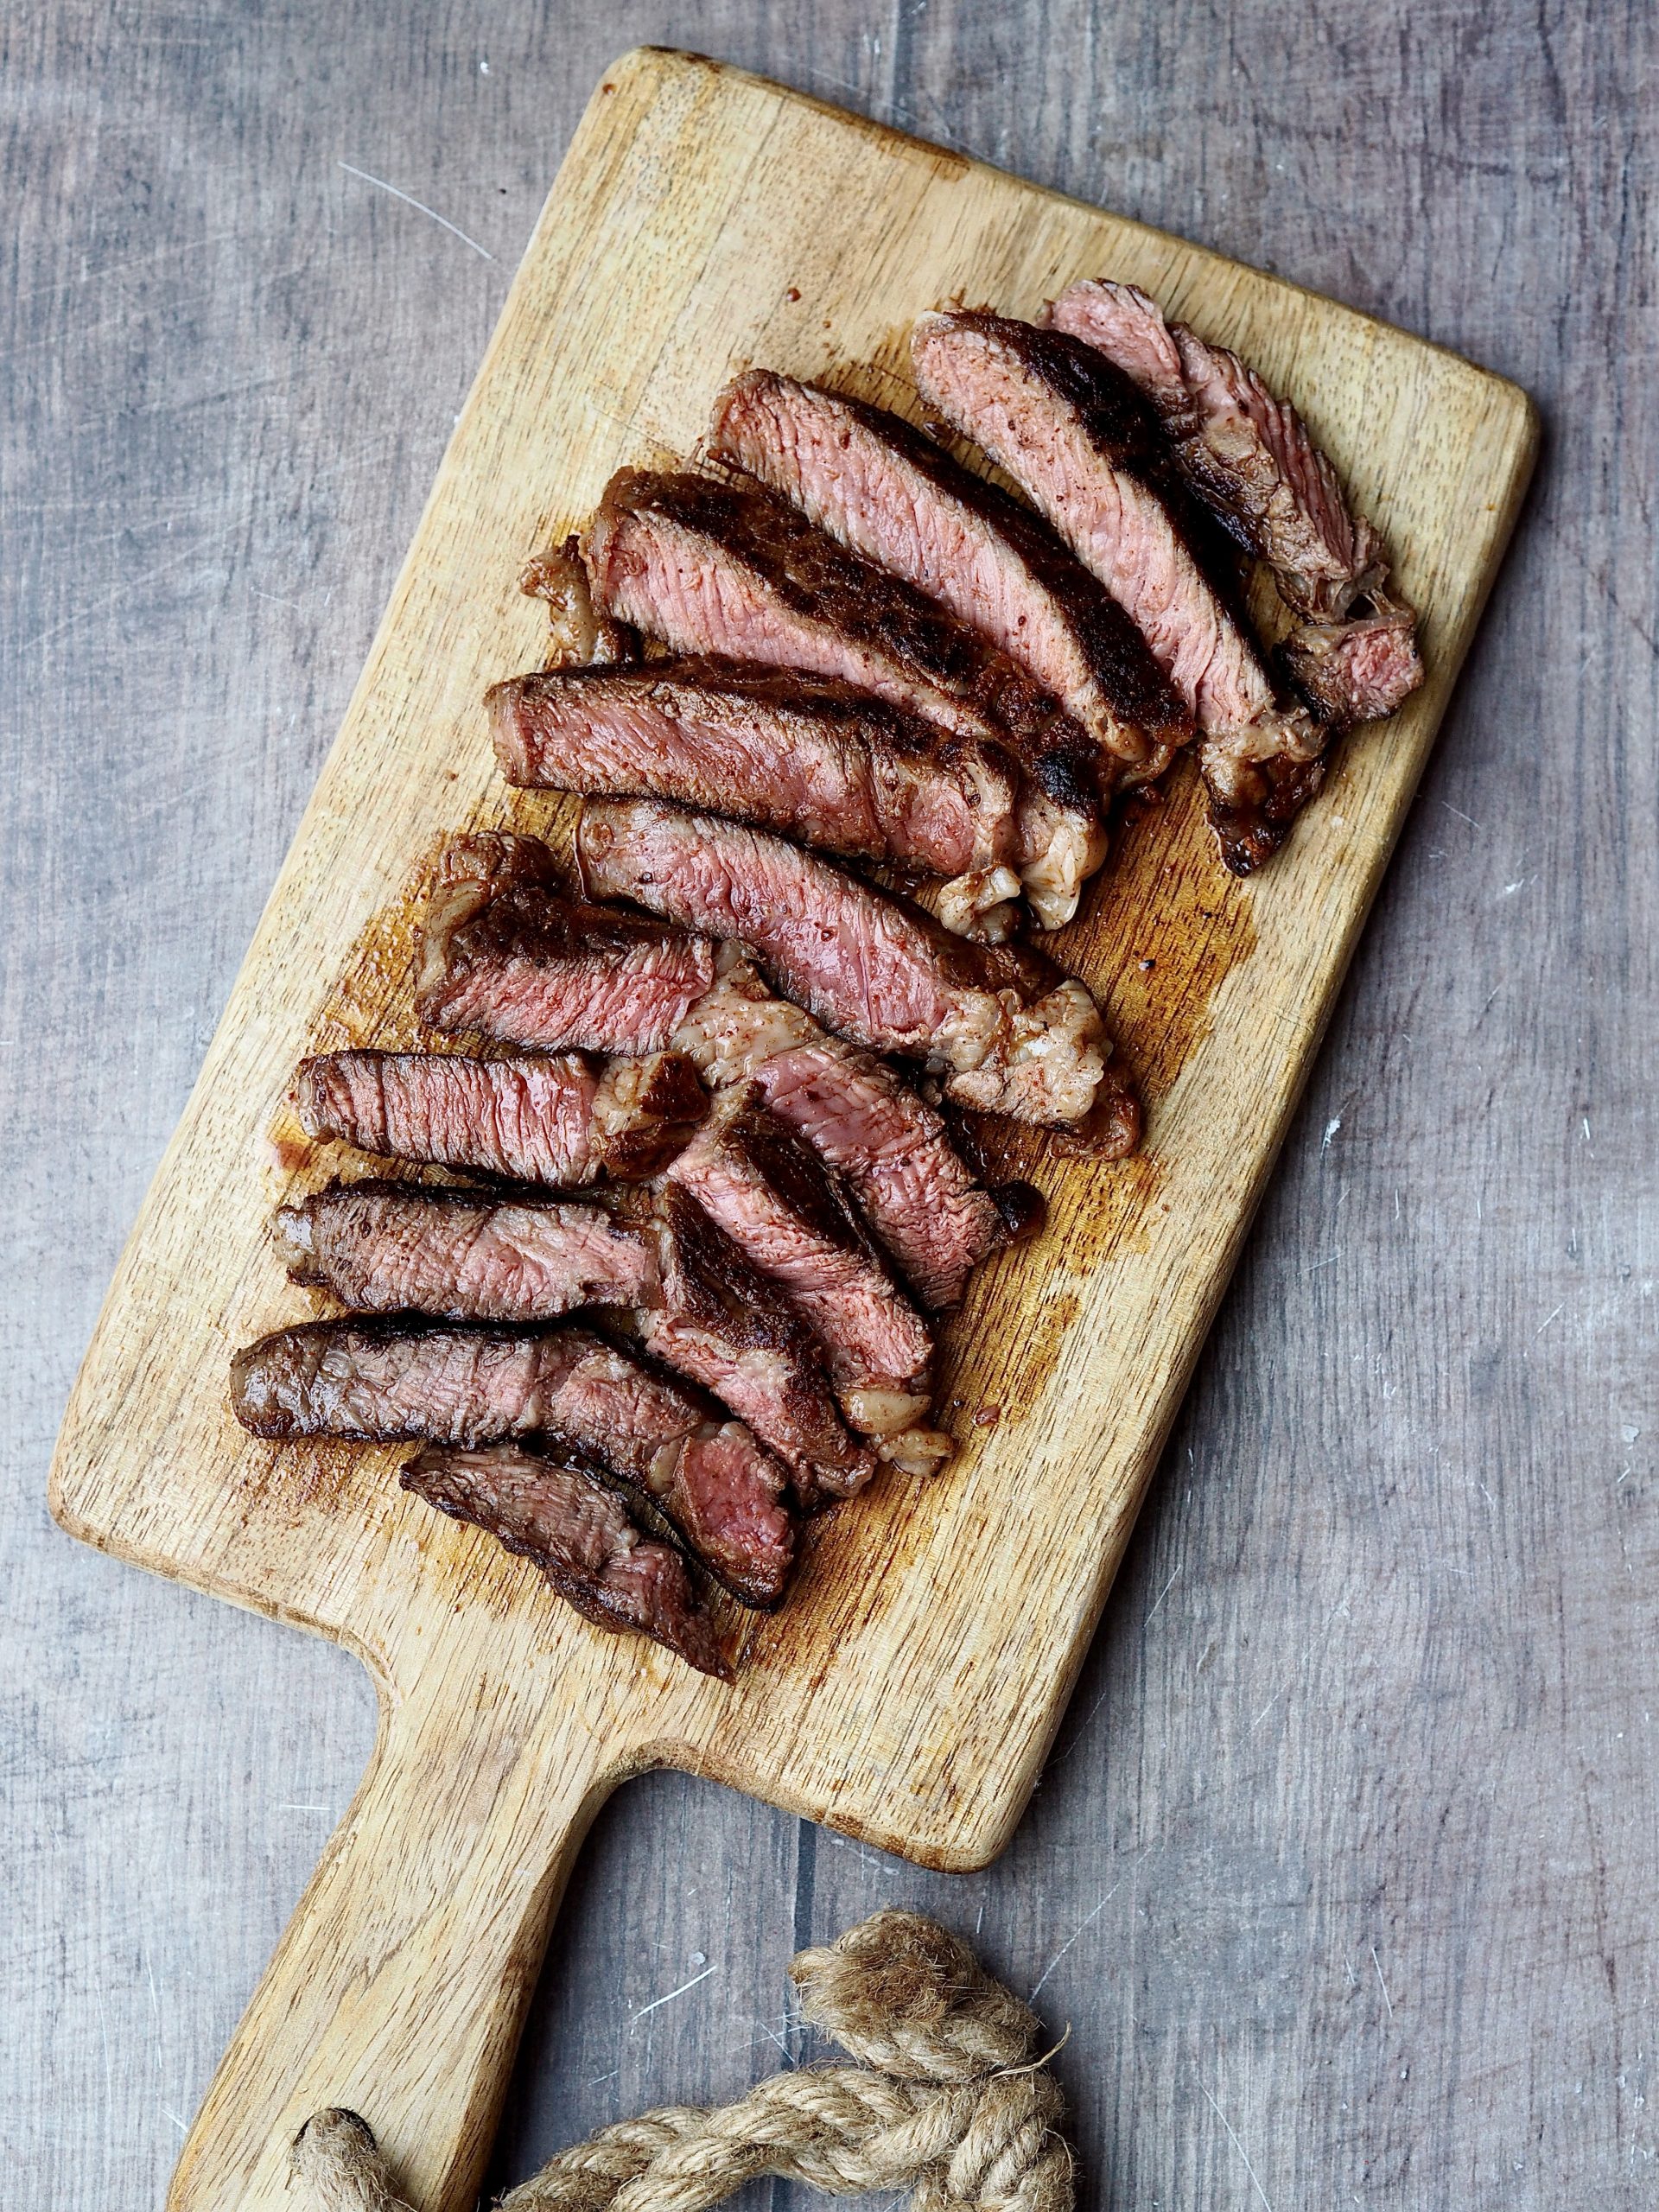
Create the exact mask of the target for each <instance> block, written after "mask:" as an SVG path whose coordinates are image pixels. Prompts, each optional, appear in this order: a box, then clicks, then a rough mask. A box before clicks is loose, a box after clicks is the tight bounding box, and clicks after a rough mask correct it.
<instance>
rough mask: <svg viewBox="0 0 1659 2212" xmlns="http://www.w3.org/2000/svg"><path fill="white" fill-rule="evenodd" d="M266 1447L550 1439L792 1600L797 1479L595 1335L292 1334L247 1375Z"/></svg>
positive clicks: (456, 1327)
mask: <svg viewBox="0 0 1659 2212" xmlns="http://www.w3.org/2000/svg"><path fill="white" fill-rule="evenodd" d="M231 1399H232V1406H233V1408H234V1410H235V1413H236V1416H237V1419H238V1421H240V1422H241V1423H242V1425H243V1427H245V1428H248V1429H251V1431H252V1432H253V1433H254V1434H255V1435H257V1436H267V1437H272V1438H280V1439H285V1438H291V1437H296V1436H335V1437H343V1438H345V1439H346V1440H350V1441H353V1442H357V1443H366V1444H403V1443H434V1444H449V1445H461V1446H467V1448H469V1449H470V1448H472V1447H474V1446H480V1445H485V1444H499V1443H505V1442H508V1441H510V1440H516V1439H520V1438H524V1437H527V1436H534V1435H539V1434H546V1435H549V1436H556V1437H558V1438H559V1439H561V1440H563V1442H564V1443H565V1444H566V1445H567V1446H569V1448H571V1449H572V1450H575V1451H579V1452H584V1453H587V1454H589V1455H591V1456H592V1457H593V1458H594V1459H595V1460H596V1461H597V1462H598V1463H599V1464H600V1465H602V1466H604V1467H607V1468H608V1469H609V1470H610V1471H612V1472H613V1474H615V1475H616V1476H618V1477H619V1478H621V1479H622V1480H624V1481H626V1482H630V1483H632V1484H635V1485H636V1486H637V1487H638V1488H639V1489H640V1490H642V1491H645V1492H647V1493H648V1494H649V1495H650V1496H651V1497H652V1498H654V1499H655V1500H656V1501H657V1503H658V1505H660V1506H661V1508H662V1510H663V1511H664V1513H666V1514H667V1515H668V1516H670V1518H671V1520H672V1521H673V1522H674V1523H675V1525H676V1527H677V1528H678V1529H680V1530H681V1531H682V1532H683V1535H684V1536H685V1538H686V1540H687V1541H688V1542H689V1543H690V1544H691V1546H692V1547H693V1548H694V1549H695V1550H696V1552H697V1554H698V1555H699V1556H700V1557H701V1558H702V1559H703V1560H706V1561H707V1562H708V1564H709V1567H710V1569H711V1570H712V1571H713V1572H714V1573H715V1574H717V1575H718V1576H719V1578H720V1580H721V1581H722V1582H723V1583H724V1584H725V1585H726V1586H727V1587H728V1589H729V1590H730V1591H731V1592H733V1594H734V1596H735V1597H738V1598H741V1599H743V1600H744V1601H745V1603H747V1604H750V1605H772V1604H775V1603H776V1601H777V1600H778V1599H779V1597H781V1596H782V1594H783V1589H784V1585H785V1581H786V1580H787V1579H788V1575H789V1570H790V1567H791V1564H792V1562H793V1560H794V1554H795V1526H794V1522H793V1521H792V1520H791V1516H790V1515H789V1513H788V1512H787V1511H786V1510H785V1507H784V1506H783V1505H782V1503H780V1502H779V1501H780V1499H781V1497H782V1494H783V1491H784V1488H785V1471H784V1468H783V1466H782V1465H781V1464H780V1463H779V1461H778V1460H777V1459H774V1458H773V1457H772V1453H771V1452H768V1451H766V1449H765V1448H764V1446H761V1445H760V1443H759V1442H758V1441H757V1440H756V1439H755V1438H754V1437H753V1435H752V1434H751V1433H750V1432H749V1431H748V1430H747V1428H746V1427H743V1425H742V1423H741V1422H740V1421H721V1420H720V1419H718V1418H717V1417H716V1415H717V1412H718V1409H717V1408H710V1407H709V1406H708V1405H707V1404H705V1402H703V1401H702V1399H701V1398H699V1397H696V1396H694V1395H692V1394H691V1393H690V1391H688V1390H686V1389H683V1388H682V1387H681V1386H680V1385H679V1384H678V1383H674V1382H671V1380H670V1379H669V1378H668V1377H667V1376H664V1375H660V1374H658V1372H657V1371H656V1370H654V1369H652V1368H650V1367H647V1366H645V1365H644V1364H643V1363H641V1362H640V1361H639V1360H638V1359H636V1358H634V1357H632V1355H631V1354H629V1353H626V1352H624V1351H621V1350H620V1348H619V1347H617V1346H616V1345H614V1344H609V1343H607V1341H606V1340H605V1339H604V1338H601V1337H597V1336H594V1334H593V1333H592V1332H591V1331H589V1330H587V1329H583V1328H579V1327H576V1326H575V1325H572V1324H570V1323H569V1322H566V1323H563V1324H556V1325H553V1326H551V1327H546V1328H543V1327H536V1328H512V1327H509V1326H507V1325H505V1324H494V1325H480V1324H476V1323H474V1324H463V1323H444V1322H425V1321H413V1320H410V1319H407V1318H405V1317H403V1316H378V1315H377V1316H372V1317H369V1318H366V1319H365V1318H360V1317H353V1318H352V1319H346V1320H339V1321H313V1322H307V1323H304V1324H302V1325H300V1326H299V1327H297V1328H291V1329H279V1330H277V1331H276V1332H274V1333H273V1334H272V1335H270V1336H268V1337H264V1338H261V1339H260V1340H259V1342H258V1343H257V1344H250V1345H249V1346H248V1347H247V1349H246V1350H245V1351H241V1352H238V1355H237V1357H236V1358H235V1359H234V1360H233V1361H232V1367H231Z"/></svg>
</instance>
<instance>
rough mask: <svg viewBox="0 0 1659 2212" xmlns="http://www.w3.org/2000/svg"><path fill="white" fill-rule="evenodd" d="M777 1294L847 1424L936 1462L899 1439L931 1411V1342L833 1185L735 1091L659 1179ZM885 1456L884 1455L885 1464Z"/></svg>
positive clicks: (758, 1104) (747, 1095) (910, 1455)
mask: <svg viewBox="0 0 1659 2212" xmlns="http://www.w3.org/2000/svg"><path fill="white" fill-rule="evenodd" d="M669 1178H670V1180H671V1182H675V1183H678V1184H680V1185H683V1187H684V1188H685V1189H686V1190H688V1191H690V1193H691V1195H692V1196H693V1197H694V1198H696V1201H697V1204H698V1205H700V1206H701V1207H702V1210H703V1211H704V1212H705V1213H706V1214H708V1215H709V1217H710V1218H711V1219H712V1220H714V1221H715V1222H717V1223H718V1224H719V1225H720V1226H721V1228H722V1229H723V1230H725V1231H726V1233H727V1235H728V1236H730V1237H731V1238H732V1239H733V1241H734V1243H737V1244H738V1245H740V1246H741V1248H742V1249H743V1251H744V1252H745V1253H746V1254H747V1256H748V1257H749V1259H750V1260H752V1261H753V1263H754V1265H755V1266H756V1267H757V1268H759V1269H760V1272H761V1273H762V1274H764V1275H766V1276H767V1277H768V1278H769V1279H770V1280H771V1281H773V1282H774V1283H776V1284H778V1285H779V1287H780V1288H781V1289H782V1290H783V1291H784V1292H785V1294H786V1295H787V1296H788V1297H789V1298H790V1299H791V1300H792V1301H793V1303H794V1305H795V1306H796V1307H797V1308H798V1310H799V1312H800V1313H802V1314H804V1316H805V1318H806V1319H807V1320H808V1321H809V1322H810V1325H811V1326H812V1328H813V1329H814V1330H815V1331H816V1332H817V1335H818V1337H819V1338H820V1340H821V1341H822V1343H823V1346H824V1348H825V1350H826V1351H827V1352H828V1353H829V1373H830V1376H831V1377H832V1379H833V1380H834V1383H835V1385H836V1393H837V1395H838V1396H839V1397H840V1399H841V1402H842V1408H843V1410H844V1411H845V1413H846V1414H847V1418H848V1419H849V1421H850V1422H851V1423H852V1425H853V1427H855V1428H856V1429H858V1430H860V1431H861V1432H862V1433H864V1434H865V1435H867V1436H878V1437H881V1438H883V1439H886V1440H889V1441H891V1442H892V1445H893V1454H897V1455H899V1456H902V1457H903V1458H905V1459H906V1461H907V1462H918V1461H920V1460H926V1461H928V1462H930V1463H932V1464H937V1461H938V1459H939V1458H940V1457H942V1456H943V1452H942V1451H941V1450H940V1449H939V1448H938V1446H940V1445H943V1444H944V1440H943V1439H939V1440H937V1442H931V1441H930V1442H923V1441H922V1440H918V1439H915V1438H913V1437H901V1432H904V1431H914V1430H915V1429H917V1427H918V1425H919V1424H920V1423H921V1422H922V1421H924V1420H925V1417H926V1414H927V1411H928V1408H929V1406H930V1404H931V1401H932V1395H933V1391H932V1359H933V1340H932V1338H931V1334H930V1333H929V1331H928V1327H927V1324H926V1323H925V1321H924V1320H923V1319H922V1317H921V1315H920V1314H919V1313H918V1312H917V1311H916V1309H915V1307H914V1306H912V1304H911V1302H910V1300H908V1299H907V1298H906V1296H905V1295H904V1294H903V1292H902V1291H900V1290H899V1287H898V1285H897V1284H896V1283H895V1282H894V1281H893V1277H892V1275H891V1274H889V1273H888V1271H887V1266H886V1263H885V1262H883V1260H882V1258H881V1255H880V1252H879V1251H878V1250H877V1249H876V1248H875V1246H874V1243H872V1242H871V1239H870V1236H869V1232H868V1230H866V1228H865V1226H864V1224H863V1223H862V1221H861V1219H860V1218H859V1216H858V1212H857V1210H856V1208H855V1206H854V1205H853V1204H852V1202H851V1200H850V1199H849V1197H848V1195H847V1193H846V1192H845V1191H844V1190H843V1189H842V1186H841V1184H840V1182H839V1180H838V1179H837V1178H836V1176H835V1175H834V1174H833V1173H832V1172H831V1171H830V1170H829V1169H828V1168H826V1167H825V1166H824V1165H823V1161H822V1160H820V1159H819V1157H818V1155H817V1154H816V1153H815V1152H814V1151H813V1150H812V1148H811V1147H810V1145H808V1144H807V1143H806V1142H805V1141H804V1140H803V1139H802V1138H800V1137H798V1136H797V1135H795V1133H794V1132H793V1130H791V1129H790V1128H786V1127H785V1125H784V1123H782V1122H779V1121H776V1120H774V1119H773V1117H772V1115H770V1114H769V1113H768V1112H767V1111H766V1108H765V1105H764V1103H762V1099H761V1094H760V1089H759V1087H758V1085H756V1084H738V1085H737V1086H736V1087H735V1088H734V1089H733V1090H728V1091H727V1092H726V1093H725V1094H724V1096H722V1097H721V1099H720V1100H719V1101H718V1102H717V1103H716V1105H715V1110H714V1112H713V1113H712V1114H711V1115H710V1116H709V1120H708V1122H707V1123H706V1124H705V1126H704V1128H702V1131H701V1132H700V1134H699V1135H698V1136H697V1138H696V1140H695V1141H694V1142H693V1143H691V1144H690V1145H689V1146H688V1147H686V1149H685V1151H684V1152H683V1154H681V1155H680V1157H679V1159H678V1160H676V1161H675V1163H674V1166H672V1168H671V1170H670V1171H669ZM890 1456H891V1455H890Z"/></svg>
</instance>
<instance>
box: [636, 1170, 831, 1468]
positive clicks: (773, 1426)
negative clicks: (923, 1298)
mask: <svg viewBox="0 0 1659 2212" xmlns="http://www.w3.org/2000/svg"><path fill="white" fill-rule="evenodd" d="M627 1205H628V1215H627V1217H628V1218H629V1220H630V1221H631V1222H632V1221H634V1220H636V1219H638V1221H639V1226H640V1228H641V1229H642V1230H643V1231H644V1233H645V1234H646V1235H648V1236H651V1237H652V1239H653V1243H654V1247H655V1250H656V1255H657V1268H658V1286H659V1296H658V1300H657V1301H656V1302H654V1303H653V1304H652V1305H651V1306H647V1307H646V1308H645V1309H644V1310H642V1312H641V1313H640V1314H639V1318H638V1321H637V1324H636V1325H637V1327H638V1329H639V1337H640V1341H641V1342H642V1343H643V1344H645V1348H646V1350H647V1351H650V1352H651V1353H652V1356H653V1357H655V1358H657V1359H659V1360H661V1361H662V1362H663V1363H664V1365H665V1366H668V1367H671V1368H673V1369H674V1370H676V1372H677V1373H678V1374H681V1375H686V1376H690V1378H691V1379H692V1381H693V1382H696V1383H702V1385H703V1387H704V1389H709V1390H712V1391H713V1392H714V1394H715V1396H716V1397H717V1398H719V1399H720V1400H721V1402H722V1403H723V1404H725V1405H728V1406H729V1407H730V1408H731V1409H732V1411H733V1412H734V1414H737V1415H738V1416H739V1417H740V1419H741V1420H743V1421H747V1424H748V1426H749V1427H750V1428H752V1429H753V1432H754V1433H755V1434H756V1435H757V1436H758V1437H759V1438H760V1440H761V1442H762V1443H763V1444H766V1445H768V1446H770V1447H771V1448H772V1451H774V1452H776V1453H777V1454H778V1456H779V1459H781V1460H782V1461H783V1462H784V1465H785V1466H786V1467H787V1468H788V1469H789V1471H790V1474H791V1478H792V1481H793V1484H794V1489H795V1493H796V1495H797V1497H798V1498H799V1500H800V1502H801V1503H802V1504H803V1505H804V1506H805V1507H806V1508H807V1509H808V1510H811V1509H812V1508H813V1507H815V1506H817V1505H820V1504H822V1503H824V1501H825V1500H826V1499H827V1498H829V1497H849V1496H850V1495H851V1494H852V1492H853V1491H856V1490H860V1489H861V1488H862V1487H863V1485H864V1484H865V1483H867V1482H868V1480H869V1478H870V1477H871V1476H872V1475H873V1474H874V1471H875V1455H874V1452H873V1451H872V1450H871V1449H870V1447H869V1446H868V1445H867V1444H864V1443H862V1442H860V1441H858V1440H855V1438H853V1437H852V1436H850V1435H849V1433H848V1431H847V1427H846V1425H845V1423H844V1422H843V1421H842V1417H841V1414H840V1411H839V1409H838V1408H837V1407H836V1401H835V1397H834V1395H833V1394H832V1393H831V1390H830V1388H829V1376H828V1373H827V1371H826V1368H825V1363H824V1351H823V1345H822V1344H820V1343H819V1341H818V1339H817V1337H816V1336H815V1335H814V1334H813V1332H812V1331H811V1329H810V1327H809V1326H808V1325H807V1324H806V1322H805V1321H804V1319H803V1318H802V1316H801V1315H800V1314H799V1313H798V1312H797V1311H796V1309H795V1307H794V1306H792V1305H791V1302H790V1300H788V1299H787V1298H786V1297H785V1295H784V1294H783V1293H782V1292H781V1291H780V1290H779V1288H778V1287H777V1286H776V1285H775V1284H774V1283H772V1281H769V1280H768V1279H767V1278H766V1276H765V1275H763V1274H761V1273H760V1270H759V1269H758V1268H756V1267H755V1266H754V1265H753V1262H751V1261H750V1260H749V1258H748V1257H747V1255H746V1254H745V1253H744V1252H743V1251H742V1249H741V1248H740V1247H739V1246H738V1245H737V1244H736V1243H734V1242H733V1240H732V1238H731V1237H729V1236H728V1235H727V1233H726V1231H725V1230H723V1229H721V1228H720V1227H719V1226H718V1225H717V1224H715V1222H713V1221H712V1220H710V1219H709V1216H708V1215H707V1214H706V1213H705V1212H704V1211H703V1210H702V1207H701V1206H700V1205H698V1204H697V1202H696V1199H695V1198H693V1197H692V1196H691V1193H690V1191H689V1190H685V1189H683V1188H682V1187H681V1186H680V1185H678V1184H677V1183H675V1182H673V1181H667V1182H664V1184H663V1185H662V1186H661V1187H660V1188H659V1189H658V1190H657V1191H656V1192H652V1193H651V1194H649V1196H647V1195H646V1194H645V1193H643V1192H642V1193H639V1194H637V1196H635V1197H633V1198H630V1199H629V1201H628V1202H627ZM636 1209H639V1210H640V1211H638V1212H636Z"/></svg>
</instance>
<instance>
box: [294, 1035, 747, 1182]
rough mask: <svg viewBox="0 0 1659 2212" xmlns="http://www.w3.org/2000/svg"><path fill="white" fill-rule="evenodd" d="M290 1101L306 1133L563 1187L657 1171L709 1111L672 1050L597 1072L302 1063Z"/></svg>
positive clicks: (337, 1057)
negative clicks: (606, 1177) (603, 1178)
mask: <svg viewBox="0 0 1659 2212" xmlns="http://www.w3.org/2000/svg"><path fill="white" fill-rule="evenodd" d="M293 1098H294V1103H295V1106H296V1109H297V1110H298V1113H299V1116H300V1121H301V1123H302V1127H303V1128H304V1129H305V1131H306V1134H307V1135H308V1136H314V1137H333V1138H336V1139H338V1140H339V1141H340V1142H342V1143H345V1144H350V1145H355V1146H356V1147H357V1148H358V1149H359V1151H360V1152H372V1153H378V1154H380V1155H381V1156H382V1157H384V1158H386V1159H391V1160H425V1161H430V1162H431V1163H433V1164H434V1165H435V1166H443V1167H470V1168H474V1169H476V1170H478V1171H479V1172H480V1173H484V1174H489V1175H501V1176H505V1177H507V1178H508V1179H511V1180H512V1181H514V1182H523V1183H549V1184H552V1185H556V1187H558V1188H561V1189H564V1190H576V1189H579V1188H581V1187H582V1185H584V1184H588V1183H593V1182H596V1181H598V1180H599V1179H601V1177H603V1176H609V1177H612V1178H613V1179H616V1180H619V1181H633V1180H642V1179H644V1178H645V1177H647V1176H650V1175H655V1174H657V1173H659V1171H660V1170H661V1169H663V1168H664V1167H666V1166H667V1165H668V1163H669V1161H670V1160H671V1159H672V1158H673V1157H674V1155H675V1154H676V1153H677V1152H678V1151H679V1149H680V1147H682V1146H683V1144H684V1142H685V1141H686V1139H687V1137H689V1136H690V1134H691V1131H692V1129H693V1128H695V1127H696V1124H697V1122H700V1121H701V1120H702V1116H703V1115H704V1113H705V1112H706V1111H707V1109H708V1104H709V1099H708V1094H707V1093H706V1092H705V1091H704V1090H703V1088H702V1084H700V1083H699V1082H698V1080H697V1072H696V1068H695V1067H694V1066H693V1065H692V1064H691V1062H690V1060H688V1059H686V1058H683V1056H681V1055H680V1054H678V1053H674V1052H654V1053H652V1055H651V1056H650V1057H649V1058H645V1059H629V1058H623V1059H613V1060H609V1061H607V1062H606V1063H605V1064H604V1065H602V1066H601V1068H599V1069H597V1070H595V1069H594V1068H593V1067H590V1066H589V1065H588V1062H587V1061H586V1060H583V1059H579V1058H577V1057H576V1056H575V1054H574V1053H561V1054H549V1055H546V1056H544V1057H543V1056H539V1055H538V1056H537V1057H536V1058H527V1059H512V1060H475V1059H469V1058H466V1057H465V1056H464V1055H462V1054H461V1053H456V1052H446V1053H436V1052H326V1053H323V1054H321V1055H320V1056H319V1057H318V1058H315V1059H309V1060H302V1062H301V1064H300V1069H299V1072H298V1075H297V1076H296V1078H295V1084H294V1091H293Z"/></svg>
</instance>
